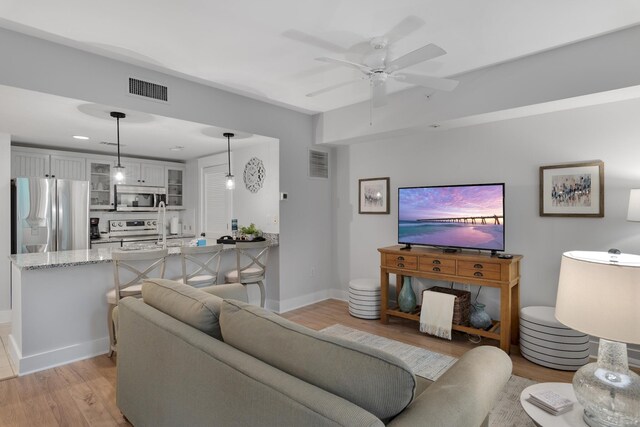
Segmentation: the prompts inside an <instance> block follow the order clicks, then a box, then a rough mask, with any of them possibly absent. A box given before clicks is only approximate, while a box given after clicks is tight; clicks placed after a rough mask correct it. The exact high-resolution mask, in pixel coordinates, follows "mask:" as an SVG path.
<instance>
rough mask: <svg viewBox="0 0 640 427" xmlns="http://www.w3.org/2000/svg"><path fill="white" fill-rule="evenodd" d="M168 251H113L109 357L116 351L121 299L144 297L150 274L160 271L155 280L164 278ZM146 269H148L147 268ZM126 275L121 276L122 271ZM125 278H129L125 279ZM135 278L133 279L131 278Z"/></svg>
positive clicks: (109, 299) (109, 297) (109, 310)
mask: <svg viewBox="0 0 640 427" xmlns="http://www.w3.org/2000/svg"><path fill="white" fill-rule="evenodd" d="M167 253H168V251H167V249H153V250H144V251H112V252H111V258H112V260H113V279H114V283H115V287H114V288H113V289H111V290H110V291H109V292H107V304H109V308H108V314H107V321H108V324H107V325H108V328H109V344H110V346H109V357H111V356H112V355H113V352H114V351H116V330H115V325H114V323H113V309H114V308H115V307H116V306H117V305H118V301H120V299H122V298H124V297H127V296H132V297H136V298H138V297H140V296H142V282H143V281H144V279H149V278H150V277H149V273H151V272H152V271H154V270H158V269H159V270H160V275H159V276H155V278H158V277H159V278H160V279H163V278H164V270H165V259H166V257H167ZM145 267H146V268H145ZM121 269H122V270H126V272H125V271H123V273H124V274H121V271H120V270H121ZM127 272H128V273H127ZM123 276H128V277H127V278H123ZM131 277H133V278H131Z"/></svg>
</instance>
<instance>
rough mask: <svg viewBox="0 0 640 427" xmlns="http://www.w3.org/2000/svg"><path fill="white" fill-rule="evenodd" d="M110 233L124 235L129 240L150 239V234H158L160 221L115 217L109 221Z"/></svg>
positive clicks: (117, 235)
mask: <svg viewBox="0 0 640 427" xmlns="http://www.w3.org/2000/svg"><path fill="white" fill-rule="evenodd" d="M109 235H110V236H111V237H123V238H126V240H129V241H133V240H149V236H157V235H158V221H156V220H153V219H134V220H120V219H113V220H111V221H109ZM123 240H124V239H123Z"/></svg>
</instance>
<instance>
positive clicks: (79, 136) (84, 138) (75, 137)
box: [73, 135, 89, 141]
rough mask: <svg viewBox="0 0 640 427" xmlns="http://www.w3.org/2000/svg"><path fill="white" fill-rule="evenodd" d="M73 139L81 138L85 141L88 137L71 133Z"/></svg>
mask: <svg viewBox="0 0 640 427" xmlns="http://www.w3.org/2000/svg"><path fill="white" fill-rule="evenodd" d="M73 138H74V139H81V140H82V141H86V140H87V139H89V137H88V136H82V135H73Z"/></svg>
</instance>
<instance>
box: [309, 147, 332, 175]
mask: <svg viewBox="0 0 640 427" xmlns="http://www.w3.org/2000/svg"><path fill="white" fill-rule="evenodd" d="M309 177H311V178H329V153H327V152H325V151H318V150H309Z"/></svg>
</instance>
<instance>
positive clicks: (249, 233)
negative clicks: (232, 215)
mask: <svg viewBox="0 0 640 427" xmlns="http://www.w3.org/2000/svg"><path fill="white" fill-rule="evenodd" d="M240 233H241V234H242V235H243V236H245V240H253V239H254V238H256V237H258V236H260V230H259V229H258V228H257V227H256V225H255V224H254V223H251V224H250V225H249V226H248V227H240Z"/></svg>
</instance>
